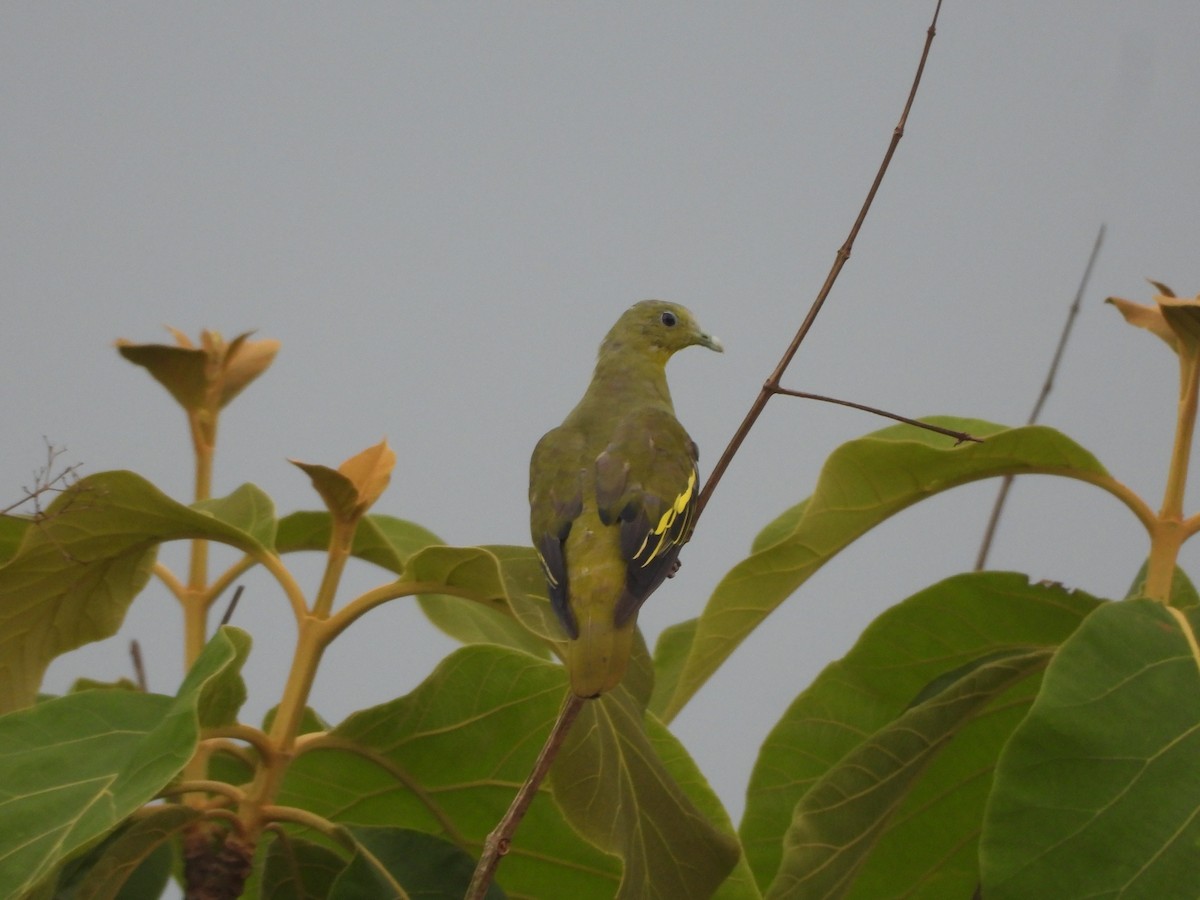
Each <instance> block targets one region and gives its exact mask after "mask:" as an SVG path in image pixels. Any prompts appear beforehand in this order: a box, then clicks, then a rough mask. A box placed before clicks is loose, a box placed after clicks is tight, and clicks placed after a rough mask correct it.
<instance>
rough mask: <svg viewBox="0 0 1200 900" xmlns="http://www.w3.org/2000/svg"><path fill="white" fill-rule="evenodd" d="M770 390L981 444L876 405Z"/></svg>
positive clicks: (960, 432) (957, 439)
mask: <svg viewBox="0 0 1200 900" xmlns="http://www.w3.org/2000/svg"><path fill="white" fill-rule="evenodd" d="M771 392H772V393H774V394H786V395H787V396H789V397H799V398H801V399H802V400H820V401H821V402H822V403H836V404H837V405H838V406H849V407H851V408H853V409H861V410H862V411H863V412H869V413H874V414H875V415H877V416H883V417H884V418H885V419H895V420H896V421H897V422H903V423H904V424H905V425H915V426H916V427H917V428H924V429H925V430H926V431H933V432H936V433H937V434H944V435H946V437H952V438H954V440H955V443H956V444H962V443H965V442H966V441H973V442H974V443H976V444H982V443H983V439H982V438H977V437H974V436H972V435H969V434H967V433H966V432H965V431H951V430H950V429H949V428H943V427H942V426H941V425H932V424H930V423H929V422H922V421H921V420H920V419H910V418H908V417H907V416H901V415H897V414H896V413H894V412H888V411H887V410H886V409H880V408H879V407H877V406H867V405H866V404H864V403H855V402H854V401H853V400H840V399H838V398H837V397H826V396H824V395H822V394H809V393H807V392H806V391H793V390H789V389H788V388H781V387H778V386H776V387H772V388H771Z"/></svg>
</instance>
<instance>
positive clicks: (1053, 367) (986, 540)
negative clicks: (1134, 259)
mask: <svg viewBox="0 0 1200 900" xmlns="http://www.w3.org/2000/svg"><path fill="white" fill-rule="evenodd" d="M1103 243H1104V226H1103V225H1101V226H1100V230H1099V231H1097V232H1096V241H1095V243H1094V244H1092V253H1091V255H1090V256H1089V257H1088V261H1087V265H1086V266H1084V267H1083V277H1081V278H1080V279H1079V287H1078V288H1077V289H1076V290H1075V299H1074V300H1072V301H1071V307H1070V309H1068V310H1067V321H1066V322H1064V323H1063V328H1062V333H1061V334H1059V336H1058V346H1057V347H1055V348H1054V357H1053V358H1052V359H1051V360H1050V369H1049V371H1047V372H1046V380H1045V381H1044V382H1043V383H1042V389H1041V391H1040V392H1039V393H1038V398H1037V401H1036V402H1035V403H1034V404H1033V410H1032V411H1031V412H1030V413H1029V419H1028V420H1027V421H1026V422H1025V424H1026V425H1032V424H1034V423H1035V422H1036V421H1037V420H1038V417H1039V416H1040V415H1041V414H1042V407H1043V406H1044V405H1045V404H1046V398H1047V397H1049V396H1050V391H1051V389H1052V388H1053V387H1054V377H1055V376H1056V375H1057V374H1058V366H1059V363H1061V362H1062V358H1063V351H1064V350H1066V349H1067V339H1068V338H1069V337H1070V336H1071V329H1072V328H1073V327H1074V326H1075V317H1076V316H1078V315H1079V308H1080V306H1082V304H1083V295H1084V292H1085V291H1086V290H1087V285H1088V281H1089V280H1090V279H1091V277H1092V268H1093V267H1094V266H1095V265H1096V257H1098V256H1099V255H1100V245H1101V244H1103ZM1012 483H1013V476H1012V475H1005V476H1004V480H1003V481H1001V482H1000V491H999V493H997V494H996V503H995V505H994V506H993V507H992V514H991V515H990V516H989V517H988V523H987V527H986V528H985V529H984V531H983V541H982V543H980V545H979V555H978V556H976V557H975V571H976V572H980V571H983V567H984V566H986V565H987V558H988V554H989V553H990V552H991V550H992V541H993V540H995V537H996V528H997V526H998V525H999V524H1000V513H1001V511H1002V510H1003V509H1004V502H1005V501H1006V500H1007V499H1008V492H1009V490H1010V489H1011V488H1012Z"/></svg>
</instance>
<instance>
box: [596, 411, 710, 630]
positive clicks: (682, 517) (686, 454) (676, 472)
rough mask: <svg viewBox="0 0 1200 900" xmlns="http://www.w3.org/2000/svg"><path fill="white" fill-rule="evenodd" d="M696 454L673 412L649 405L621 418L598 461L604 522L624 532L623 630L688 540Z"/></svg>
mask: <svg viewBox="0 0 1200 900" xmlns="http://www.w3.org/2000/svg"><path fill="white" fill-rule="evenodd" d="M696 460H697V452H696V445H695V443H694V442H693V441H692V439H691V438H690V437H688V434H687V432H686V431H684V429H683V426H682V425H680V424H679V421H678V420H677V419H676V418H675V416H674V415H672V414H671V413H670V412H669V411H667V410H663V409H657V408H648V409H645V410H641V411H639V412H637V413H634V414H632V415H628V416H626V417H624V418H623V419H622V421H621V424H620V425H619V426H618V427H617V429H616V431H615V432H614V434H613V439H612V441H611V442H610V443H609V445H608V446H607V447H606V448H605V449H604V451H603V452H602V453H601V454H600V455H599V456H598V457H597V458H596V461H595V474H596V504H597V509H598V512H599V515H600V520H601V521H602V522H603V523H604V524H606V525H616V526H617V527H619V528H620V530H621V539H620V545H621V554H622V556H623V557H624V559H625V565H626V581H625V592H624V594H623V595H622V597H621V599H620V600H619V601H618V603H617V608H616V610H615V613H614V622H615V624H616V625H617V627H620V626H621V625H623V624H624V623H625V622H627V621H628V620H629V618H630V617H631V616H632V615H633V614H634V613H635V612H637V610H638V608H639V607H640V606H641V605H642V603H643V601H645V599H646V598H647V597H648V596H650V594H651V593H653V591H654V590H655V588H657V587H658V586H659V585H660V584H661V583H662V581H663V579H664V578H666V577H667V576H668V575H669V574H671V572H672V570H673V568H674V566H675V564H676V560H677V559H678V557H679V550H680V548H681V547H682V546H683V545H684V544H685V543H686V542H687V540H688V538H689V537H691V530H692V516H693V514H694V512H695V508H696V496H697V494H698V493H699V484H698V481H699V476H698V473H697V470H696Z"/></svg>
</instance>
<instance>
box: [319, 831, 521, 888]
mask: <svg viewBox="0 0 1200 900" xmlns="http://www.w3.org/2000/svg"><path fill="white" fill-rule="evenodd" d="M346 830H347V831H348V832H349V833H350V834H351V835H352V836H353V837H354V841H355V843H356V844H357V846H358V851H357V852H356V853H355V854H354V857H353V858H352V859H351V860H350V864H349V865H348V866H347V867H346V868H345V870H344V871H343V872H342V873H341V874H340V875H339V876H338V878H337V880H336V881H335V882H334V884H333V888H332V890H331V891H330V893H329V898H330V900H360V898H363V897H371V898H378V900H390V898H396V897H403V898H405V900H407V898H410V897H411V898H413V900H461V897H462V896H463V894H464V893H465V892H466V890H467V886H468V885H470V883H471V874H472V873H473V872H474V870H475V863H474V862H473V861H472V859H471V857H469V856H467V854H466V853H464V852H463V851H462V850H460V849H459V848H458V847H456V846H454V844H452V843H450V842H449V841H446V840H443V839H442V838H438V837H434V836H433V835H432V834H425V833H423V832H420V831H412V830H410V829H407V828H367V827H363V826H357V827H353V828H348V829H346ZM396 885H399V887H400V888H401V889H402V890H403V893H400V892H399V891H397V890H395V886H396ZM485 896H486V897H487V898H488V900H504V891H502V890H500V888H499V887H498V886H497V885H495V884H492V885H491V886H490V888H489V889H488V892H487V894H486V895H485Z"/></svg>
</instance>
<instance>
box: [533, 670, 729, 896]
mask: <svg viewBox="0 0 1200 900" xmlns="http://www.w3.org/2000/svg"><path fill="white" fill-rule="evenodd" d="M650 731H651V733H653V734H655V737H656V738H657V739H658V740H659V741H661V742H662V743H663V744H664V745H665V746H664V749H666V750H667V751H668V752H671V751H675V750H676V745H674V742H673V741H671V740H670V739H669V736H668V733H667V731H666V729H665V728H664V727H663V726H662V725H660V724H658V723H657V722H654V723H653V724H652V725H651V726H650ZM677 762H678V761H677ZM689 762H690V761H689ZM687 777H688V780H690V781H691V782H692V783H693V784H699V785H701V786H702V787H703V788H704V789H705V790H707V785H705V784H703V779H702V777H701V776H700V774H699V772H698V770H696V768H695V766H694V765H690V766H689V767H688V771H687ZM550 779H551V784H552V786H553V790H554V799H555V800H556V801H557V802H558V804H559V806H560V807H562V809H563V810H564V811H565V812H566V814H567V817H568V818H569V819H570V820H571V823H572V824H573V825H574V826H575V828H576V829H577V830H578V831H579V832H580V833H581V834H582V835H583V836H584V837H586V838H587V839H588V840H589V841H591V842H592V843H593V844H595V845H596V846H597V847H600V848H601V849H602V850H606V851H608V852H609V853H612V854H614V855H616V856H619V857H621V858H622V859H623V860H624V861H625V871H624V874H623V877H622V878H621V886H620V889H619V890H618V892H617V897H618V898H635V897H638V898H664V900H667V898H672V900H673V898H678V897H695V898H701V897H708V896H710V895H711V894H712V893H713V892H714V891H715V890H716V888H717V886H718V885H720V884H721V882H722V881H724V880H725V878H726V876H727V875H728V874H729V873H730V872H731V871H732V869H733V867H734V865H735V864H736V863H737V860H738V856H739V849H738V844H737V841H736V840H735V839H734V838H733V837H732V835H729V834H727V833H724V832H722V831H721V830H718V828H716V827H714V824H713V823H712V821H711V820H710V819H709V818H708V817H706V816H705V815H704V814H703V813H702V812H701V811H700V810H699V809H697V808H696V806H695V805H694V804H693V803H692V802H691V800H690V799H689V798H688V796H687V795H686V794H685V793H684V792H683V791H682V790H681V789H680V787H679V783H678V782H677V781H676V780H675V779H674V778H672V777H671V776H670V774H669V773H668V772H667V769H666V767H665V765H664V764H663V760H662V758H661V757H660V755H659V754H658V753H657V752H655V747H654V743H653V742H652V741H651V739H650V736H649V735H648V734H647V732H646V728H645V727H643V715H642V711H641V709H640V707H639V706H638V705H637V703H636V701H634V699H633V698H632V697H631V696H630V695H629V694H628V693H627V692H626V691H614V692H610V693H608V694H605V695H604V696H603V697H602V698H601V699H600V700H599V701H597V702H593V703H588V704H587V705H586V706H585V707H584V709H583V711H582V712H581V713H580V715H579V719H578V720H577V721H576V723H575V727H574V728H573V729H572V730H571V733H570V734H569V735H568V736H567V740H566V743H565V744H564V746H563V749H562V751H561V752H560V754H559V756H558V759H557V760H555V763H554V766H553V767H552V768H551V770H550Z"/></svg>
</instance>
